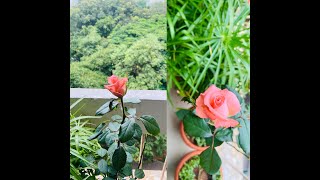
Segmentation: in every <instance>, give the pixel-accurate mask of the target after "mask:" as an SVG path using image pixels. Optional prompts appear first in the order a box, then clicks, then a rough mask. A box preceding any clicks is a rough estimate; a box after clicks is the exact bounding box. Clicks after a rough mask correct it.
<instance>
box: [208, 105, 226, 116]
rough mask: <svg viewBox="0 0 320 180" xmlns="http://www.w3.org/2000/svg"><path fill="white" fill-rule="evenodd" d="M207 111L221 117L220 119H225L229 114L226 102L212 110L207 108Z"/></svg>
mask: <svg viewBox="0 0 320 180" xmlns="http://www.w3.org/2000/svg"><path fill="white" fill-rule="evenodd" d="M209 110H210V111H212V112H214V113H215V114H218V115H219V116H221V118H227V117H228V114H229V109H228V106H227V103H226V102H224V103H223V104H222V105H221V106H220V107H217V108H214V109H213V108H211V107H209Z"/></svg>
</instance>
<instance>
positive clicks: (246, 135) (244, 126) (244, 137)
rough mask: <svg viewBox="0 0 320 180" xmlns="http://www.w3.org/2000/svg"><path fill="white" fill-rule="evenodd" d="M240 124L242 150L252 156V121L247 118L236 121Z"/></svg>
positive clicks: (239, 138) (239, 136)
mask: <svg viewBox="0 0 320 180" xmlns="http://www.w3.org/2000/svg"><path fill="white" fill-rule="evenodd" d="M236 120H237V121H238V122H239V123H240V126H241V127H239V135H238V141H239V146H240V147H241V149H242V150H243V151H244V152H245V153H246V154H248V155H249V154H250V121H249V120H248V119H246V118H238V119H236Z"/></svg>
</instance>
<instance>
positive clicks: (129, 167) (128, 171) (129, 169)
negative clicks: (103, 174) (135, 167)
mask: <svg viewBox="0 0 320 180" xmlns="http://www.w3.org/2000/svg"><path fill="white" fill-rule="evenodd" d="M121 173H122V174H124V175H125V176H131V175H132V164H128V163H127V164H126V165H125V166H124V167H123V168H122V169H121Z"/></svg>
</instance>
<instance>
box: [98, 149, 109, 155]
mask: <svg viewBox="0 0 320 180" xmlns="http://www.w3.org/2000/svg"><path fill="white" fill-rule="evenodd" d="M107 152H108V151H107V150H106V149H103V148H101V149H98V150H97V154H98V155H99V156H100V157H103V156H104V155H106V154H107Z"/></svg>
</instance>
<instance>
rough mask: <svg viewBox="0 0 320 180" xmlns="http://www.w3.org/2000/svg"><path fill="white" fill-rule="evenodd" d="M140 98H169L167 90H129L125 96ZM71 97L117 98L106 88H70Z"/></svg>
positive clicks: (163, 99) (164, 99) (161, 99)
mask: <svg viewBox="0 0 320 180" xmlns="http://www.w3.org/2000/svg"><path fill="white" fill-rule="evenodd" d="M134 97H135V98H139V99H141V100H160V101H166V100H167V93H166V91H165V90H128V91H127V94H126V95H125V96H124V98H125V99H126V98H128V99H130V98H134ZM70 98H72V99H73V98H75V99H78V98H93V99H111V98H116V96H114V95H113V94H112V93H110V92H109V91H108V90H106V89H87V88H70Z"/></svg>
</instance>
